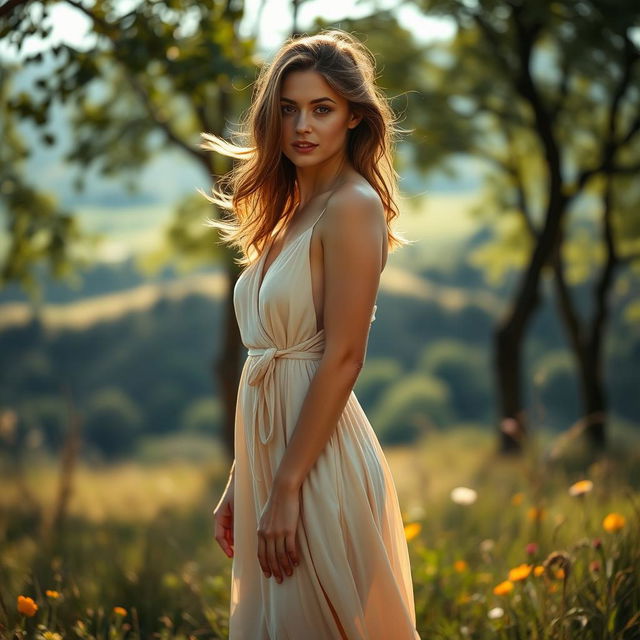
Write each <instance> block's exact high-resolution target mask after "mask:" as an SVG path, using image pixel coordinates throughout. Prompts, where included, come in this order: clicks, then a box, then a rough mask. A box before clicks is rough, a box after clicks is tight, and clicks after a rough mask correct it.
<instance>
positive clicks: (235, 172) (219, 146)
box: [198, 29, 408, 265]
mask: <svg viewBox="0 0 640 640" xmlns="http://www.w3.org/2000/svg"><path fill="white" fill-rule="evenodd" d="M307 69H311V70H314V71H317V72H318V73H320V74H322V76H323V77H324V79H325V80H326V82H327V84H329V85H330V86H331V88H332V89H333V90H334V91H335V92H336V93H338V94H339V95H341V96H342V97H343V98H345V99H346V100H347V101H348V102H349V103H350V106H351V109H352V110H353V111H355V112H356V113H358V114H362V116H363V117H362V120H361V121H360V123H359V124H358V125H357V126H356V127H355V128H353V129H350V130H349V133H348V135H349V139H348V145H347V153H348V155H349V159H350V161H351V163H352V165H353V167H354V169H355V170H356V171H357V172H358V173H359V174H360V175H362V176H363V177H364V178H365V179H366V180H367V181H368V182H369V183H370V184H371V186H372V187H373V188H374V189H375V190H376V192H377V193H378V195H379V196H380V199H381V200H382V203H383V205H384V209H385V214H386V218H387V234H388V242H389V251H393V250H394V249H395V248H396V247H398V246H401V245H404V244H407V243H408V241H407V240H406V239H405V238H403V237H402V236H401V235H398V234H397V233H396V232H394V231H393V230H392V229H391V221H392V220H393V219H394V218H395V217H397V216H398V215H399V211H398V208H397V205H396V202H395V200H396V197H397V190H398V186H397V185H398V177H399V176H398V174H397V173H396V171H395V169H394V167H393V151H394V145H395V140H396V136H397V134H398V133H399V132H400V131H401V130H400V129H397V128H396V126H395V123H396V121H397V120H396V117H395V115H394V113H393V111H392V109H391V107H390V106H389V104H388V102H387V99H386V98H385V96H384V94H383V93H382V91H381V90H380V89H379V88H378V87H377V86H376V84H375V80H376V77H375V58H374V57H373V54H371V52H370V51H369V50H368V49H367V48H366V47H365V45H363V44H362V43H361V42H360V41H359V40H358V39H357V38H356V37H355V36H353V35H352V34H350V33H348V32H346V31H342V30H341V29H328V30H324V31H321V32H320V33H318V34H316V35H312V36H302V37H298V38H289V39H288V40H287V41H286V42H285V43H284V44H283V46H282V47H281V48H280V50H279V51H278V53H277V54H276V56H275V58H274V60H273V61H272V62H271V64H265V65H264V66H263V67H262V69H261V71H260V73H259V75H258V78H257V80H256V83H255V87H254V92H253V99H252V101H251V106H250V107H249V109H248V111H247V113H246V116H245V117H244V119H243V120H242V121H241V123H240V127H241V128H240V131H239V132H238V133H237V134H236V135H237V137H238V139H239V140H240V141H241V142H243V144H237V145H236V144H232V143H230V142H227V141H226V140H224V139H222V138H219V137H218V136H215V135H213V134H210V133H204V132H203V133H201V136H202V137H203V138H204V142H202V143H201V144H200V147H201V148H203V149H206V150H211V151H217V152H218V153H221V154H223V155H226V156H229V157H232V158H236V159H237V160H239V161H240V162H238V163H236V164H235V165H234V167H233V169H232V170H231V171H229V172H228V173H227V174H225V175H224V176H223V177H222V178H220V179H219V182H220V184H221V186H222V187H223V188H227V189H228V190H229V191H230V192H231V195H226V194H225V193H222V192H220V191H217V190H216V189H215V187H214V188H213V190H212V193H213V197H210V196H208V195H207V194H205V193H204V192H203V191H201V190H198V191H199V192H200V193H201V194H202V195H204V196H205V198H207V200H209V202H212V203H213V204H215V205H218V206H220V207H221V208H223V209H225V210H228V211H230V212H231V216H230V217H227V219H226V220H211V219H208V220H207V222H206V224H207V225H208V226H211V227H216V228H218V229H219V230H220V236H221V238H222V240H223V241H224V242H226V243H228V244H231V245H234V246H237V247H238V248H239V249H240V250H241V252H242V254H243V257H242V258H241V259H240V264H241V265H247V264H250V263H251V262H252V258H253V257H255V255H260V254H261V253H262V250H263V249H264V247H265V244H266V242H268V240H269V237H270V236H271V232H272V231H273V229H274V228H275V227H276V225H277V224H278V222H279V221H280V220H281V219H282V220H286V219H287V217H288V216H290V215H292V214H293V212H294V211H295V209H296V207H297V206H298V202H299V196H298V190H297V183H296V171H295V166H294V165H293V163H292V162H291V161H290V160H289V159H288V158H287V157H286V156H285V155H284V154H282V152H281V144H280V138H281V135H282V133H281V117H282V114H281V111H280V91H281V86H282V82H283V80H284V78H285V76H286V74H287V73H289V72H290V71H294V70H295V71H302V70H307Z"/></svg>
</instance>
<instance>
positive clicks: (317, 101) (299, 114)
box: [280, 70, 360, 167]
mask: <svg viewBox="0 0 640 640" xmlns="http://www.w3.org/2000/svg"><path fill="white" fill-rule="evenodd" d="M280 113H281V115H282V152H283V153H284V154H285V155H286V156H287V158H289V160H291V162H293V164H295V165H296V166H299V167H304V166H312V165H316V164H318V163H320V162H323V161H325V160H327V159H329V158H331V157H334V156H336V155H338V156H339V155H341V154H342V153H344V152H345V149H346V140H347V134H348V131H349V129H353V128H354V127H355V126H356V125H357V124H358V123H359V122H360V118H359V117H356V116H353V115H352V114H351V113H350V112H349V103H348V102H347V101H346V100H345V99H344V98H342V97H341V96H339V95H337V94H336V93H335V92H334V91H333V90H332V89H331V87H330V86H329V85H328V84H327V82H326V80H325V79H324V77H323V76H322V75H321V74H319V73H318V72H317V71H311V70H307V71H291V72H289V73H288V74H287V75H286V77H285V79H284V81H283V83H282V90H281V92H280ZM298 141H306V142H310V143H312V144H313V145H315V146H313V147H311V148H310V149H307V150H306V151H305V150H304V149H300V148H298V147H296V145H295V143H296V142H298Z"/></svg>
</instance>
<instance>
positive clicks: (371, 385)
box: [354, 357, 402, 407]
mask: <svg viewBox="0 0 640 640" xmlns="http://www.w3.org/2000/svg"><path fill="white" fill-rule="evenodd" d="M401 375H402V367H401V365H400V364H399V363H398V361H397V360H395V359H393V358H389V357H388V358H372V359H371V360H369V359H367V362H366V363H365V366H364V369H363V370H362V373H361V374H360V376H359V377H358V380H357V382H356V385H355V387H354V393H355V394H356V396H357V397H358V400H359V402H360V404H361V405H362V406H363V407H364V406H366V407H372V406H373V405H374V404H375V402H376V401H377V400H378V398H379V397H380V394H381V393H382V392H383V391H384V390H385V388H386V387H388V386H389V385H390V384H392V383H393V382H394V381H396V380H398V378H400V377H401Z"/></svg>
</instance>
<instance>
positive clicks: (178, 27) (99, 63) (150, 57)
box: [0, 0, 256, 451]
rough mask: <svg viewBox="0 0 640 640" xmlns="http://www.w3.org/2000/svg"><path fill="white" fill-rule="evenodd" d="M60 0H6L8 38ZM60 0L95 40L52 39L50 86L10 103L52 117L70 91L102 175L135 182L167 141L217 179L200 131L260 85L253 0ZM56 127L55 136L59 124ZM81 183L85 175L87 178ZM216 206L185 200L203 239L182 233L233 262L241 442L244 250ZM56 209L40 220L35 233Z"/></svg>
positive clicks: (193, 245)
mask: <svg viewBox="0 0 640 640" xmlns="http://www.w3.org/2000/svg"><path fill="white" fill-rule="evenodd" d="M53 4H56V3H54V2H46V1H44V2H39V1H32V2H26V1H24V0H23V1H21V0H10V1H9V2H7V3H5V4H4V5H3V6H2V7H1V8H0V18H1V19H2V27H1V28H0V37H2V38H5V39H6V40H7V41H8V42H9V43H12V44H13V45H15V47H16V48H17V50H18V52H20V50H21V47H22V44H23V42H24V39H25V38H26V37H27V36H30V35H38V36H41V37H43V38H44V37H46V35H47V34H48V31H49V27H48V26H47V18H48V9H49V7H50V6H51V5H53ZM59 4H66V5H69V6H71V7H74V8H75V9H76V10H77V11H79V12H80V13H82V14H83V15H84V16H85V17H86V18H88V20H89V25H90V30H91V36H92V37H91V38H89V39H88V41H89V42H90V43H91V45H90V47H89V48H88V49H86V50H81V49H79V48H76V47H73V46H71V45H69V44H59V45H56V46H54V47H52V48H51V49H50V51H48V52H47V54H51V55H52V56H53V58H54V61H55V63H56V67H55V70H54V71H53V73H50V72H48V73H47V75H46V77H42V78H40V79H39V80H38V81H37V84H38V87H39V89H41V93H42V97H41V98H40V99H39V98H38V96H36V95H35V94H34V95H26V94H24V95H20V96H18V97H14V98H11V99H9V100H8V102H7V105H8V109H9V110H12V111H14V112H16V113H19V115H20V117H21V118H23V119H30V120H31V121H33V122H34V124H35V125H37V126H38V127H44V126H45V125H46V123H47V116H48V113H49V108H50V106H51V103H52V102H53V101H54V100H60V101H61V102H63V103H66V102H70V103H71V105H70V108H72V113H73V116H72V119H73V134H74V139H73V144H72V147H71V149H70V151H69V152H68V154H67V156H66V158H65V159H66V160H67V161H69V162H72V163H76V164H77V165H78V166H80V167H87V166H89V165H94V164H95V165H98V166H99V168H100V171H101V172H102V173H103V174H118V175H122V176H125V177H126V178H127V179H128V181H129V185H130V187H131V188H134V187H135V180H134V179H135V176H136V174H137V172H138V171H140V170H141V169H143V168H144V165H145V164H146V163H147V162H148V161H149V160H150V159H151V158H152V157H153V156H154V154H156V153H158V152H159V151H161V150H162V149H163V148H166V147H172V148H178V149H181V150H182V151H183V152H184V153H185V155H186V157H188V158H190V159H191V160H192V161H193V162H196V163H197V164H198V166H200V167H201V168H202V170H203V171H204V172H205V173H206V175H207V177H208V178H210V177H211V176H212V175H221V174H223V173H225V172H226V170H227V169H228V166H227V159H226V158H218V157H212V155H211V154H209V153H207V152H205V151H204V150H201V149H199V148H198V144H199V142H200V136H199V134H200V132H203V131H205V132H213V133H216V134H217V135H223V133H224V130H225V126H226V120H227V118H228V117H229V116H230V114H232V113H236V112H237V111H239V110H240V108H241V107H242V105H243V104H244V103H245V102H246V100H247V96H246V93H244V92H240V91H238V87H240V86H244V87H247V86H249V84H250V82H251V80H252V77H253V74H254V69H255V62H256V60H255V58H254V55H253V51H254V40H253V39H252V38H248V39H241V38H240V37H239V36H238V23H239V22H240V20H241V18H242V16H243V5H242V3H239V2H237V3H233V2H231V1H223V0H205V1H199V2H196V1H195V0H187V1H186V2H181V3H179V4H176V3H174V2H172V0H166V1H164V0H161V1H159V2H141V3H138V4H137V5H136V6H135V7H134V8H133V9H131V10H129V11H127V12H126V13H124V14H122V13H119V12H118V10H117V7H116V5H115V4H114V3H112V2H110V1H109V0H96V1H95V2H94V3H92V4H91V5H87V4H83V3H81V2H79V1H76V0H63V1H61V2H60V3H59ZM36 10H38V11H37V13H36ZM37 14H40V15H38V16H37V17H36V15H37ZM41 61H42V55H41V54H37V55H35V56H26V57H24V58H23V59H22V61H21V63H22V64H23V65H37V64H38V63H39V62H41ZM47 135H48V136H49V137H50V139H49V141H50V142H55V138H54V136H53V134H47ZM78 186H79V187H80V188H82V186H83V181H82V177H80V180H79V181H78ZM19 204H20V203H13V202H10V203H9V211H8V213H9V220H10V228H11V225H12V221H16V220H18V219H19V215H20V212H19ZM208 206H209V205H207V204H206V202H205V201H204V199H202V205H201V207H200V208H197V207H196V208H194V207H193V206H192V205H189V206H186V207H182V206H180V205H179V206H178V210H179V215H180V216H181V224H182V223H188V224H185V226H184V227H182V229H183V231H184V229H185V228H187V229H190V230H194V229H196V228H197V238H196V237H195V236H194V235H193V234H192V233H188V232H183V233H179V234H174V235H172V236H171V239H172V241H173V244H172V247H173V249H174V250H175V252H177V253H180V252H182V251H183V250H184V251H188V252H189V253H190V254H191V255H192V256H193V255H194V252H196V251H198V252H199V255H201V256H203V260H208V261H217V262H222V263H223V264H224V267H225V269H226V272H227V274H228V277H229V283H230V284H229V287H228V293H227V297H226V300H225V308H226V313H225V321H224V322H225V323H224V330H223V334H222V336H221V341H222V344H221V347H222V348H221V350H220V353H219V356H218V359H217V362H216V364H215V367H214V368H215V372H216V374H217V375H218V376H219V379H220V383H221V384H220V388H221V389H222V396H223V398H222V399H223V403H224V407H225V429H224V438H225V443H226V445H227V448H228V449H229V450H230V451H233V428H234V427H233V425H234V413H235V401H236V391H237V381H238V377H239V355H240V349H241V343H240V335H239V332H238V327H237V323H236V319H235V316H234V313H233V303H232V295H233V283H234V282H235V280H236V278H237V276H238V273H239V268H238V266H237V264H236V263H235V261H234V258H235V256H234V255H233V254H232V253H231V252H230V251H229V250H227V249H224V248H222V249H221V248H218V247H217V246H216V244H215V239H216V238H215V236H212V235H211V234H205V233H204V227H203V226H202V223H203V222H204V219H205V218H206V215H207V207H208ZM52 218H53V216H49V219H52ZM49 219H47V220H44V219H41V218H38V219H32V220H31V222H32V224H33V226H34V228H35V231H34V233H35V232H37V230H38V228H42V227H44V225H45V223H48V222H49ZM57 221H59V223H66V224H69V225H71V223H72V222H73V219H72V217H71V216H68V215H67V216H66V217H63V216H62V215H59V216H57ZM197 225H198V226H197ZM50 251H51V252H53V248H51V249H50ZM15 269H16V266H15V264H14V263H10V264H9V265H8V267H7V271H8V272H9V273H13V272H14V271H15Z"/></svg>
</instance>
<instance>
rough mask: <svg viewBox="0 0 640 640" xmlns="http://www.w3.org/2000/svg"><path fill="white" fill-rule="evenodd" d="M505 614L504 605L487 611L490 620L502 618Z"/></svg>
mask: <svg viewBox="0 0 640 640" xmlns="http://www.w3.org/2000/svg"><path fill="white" fill-rule="evenodd" d="M503 615H504V609H503V608H502V607H493V609H489V611H488V612H487V618H489V620H497V619H498V618H502V616H503Z"/></svg>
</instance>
